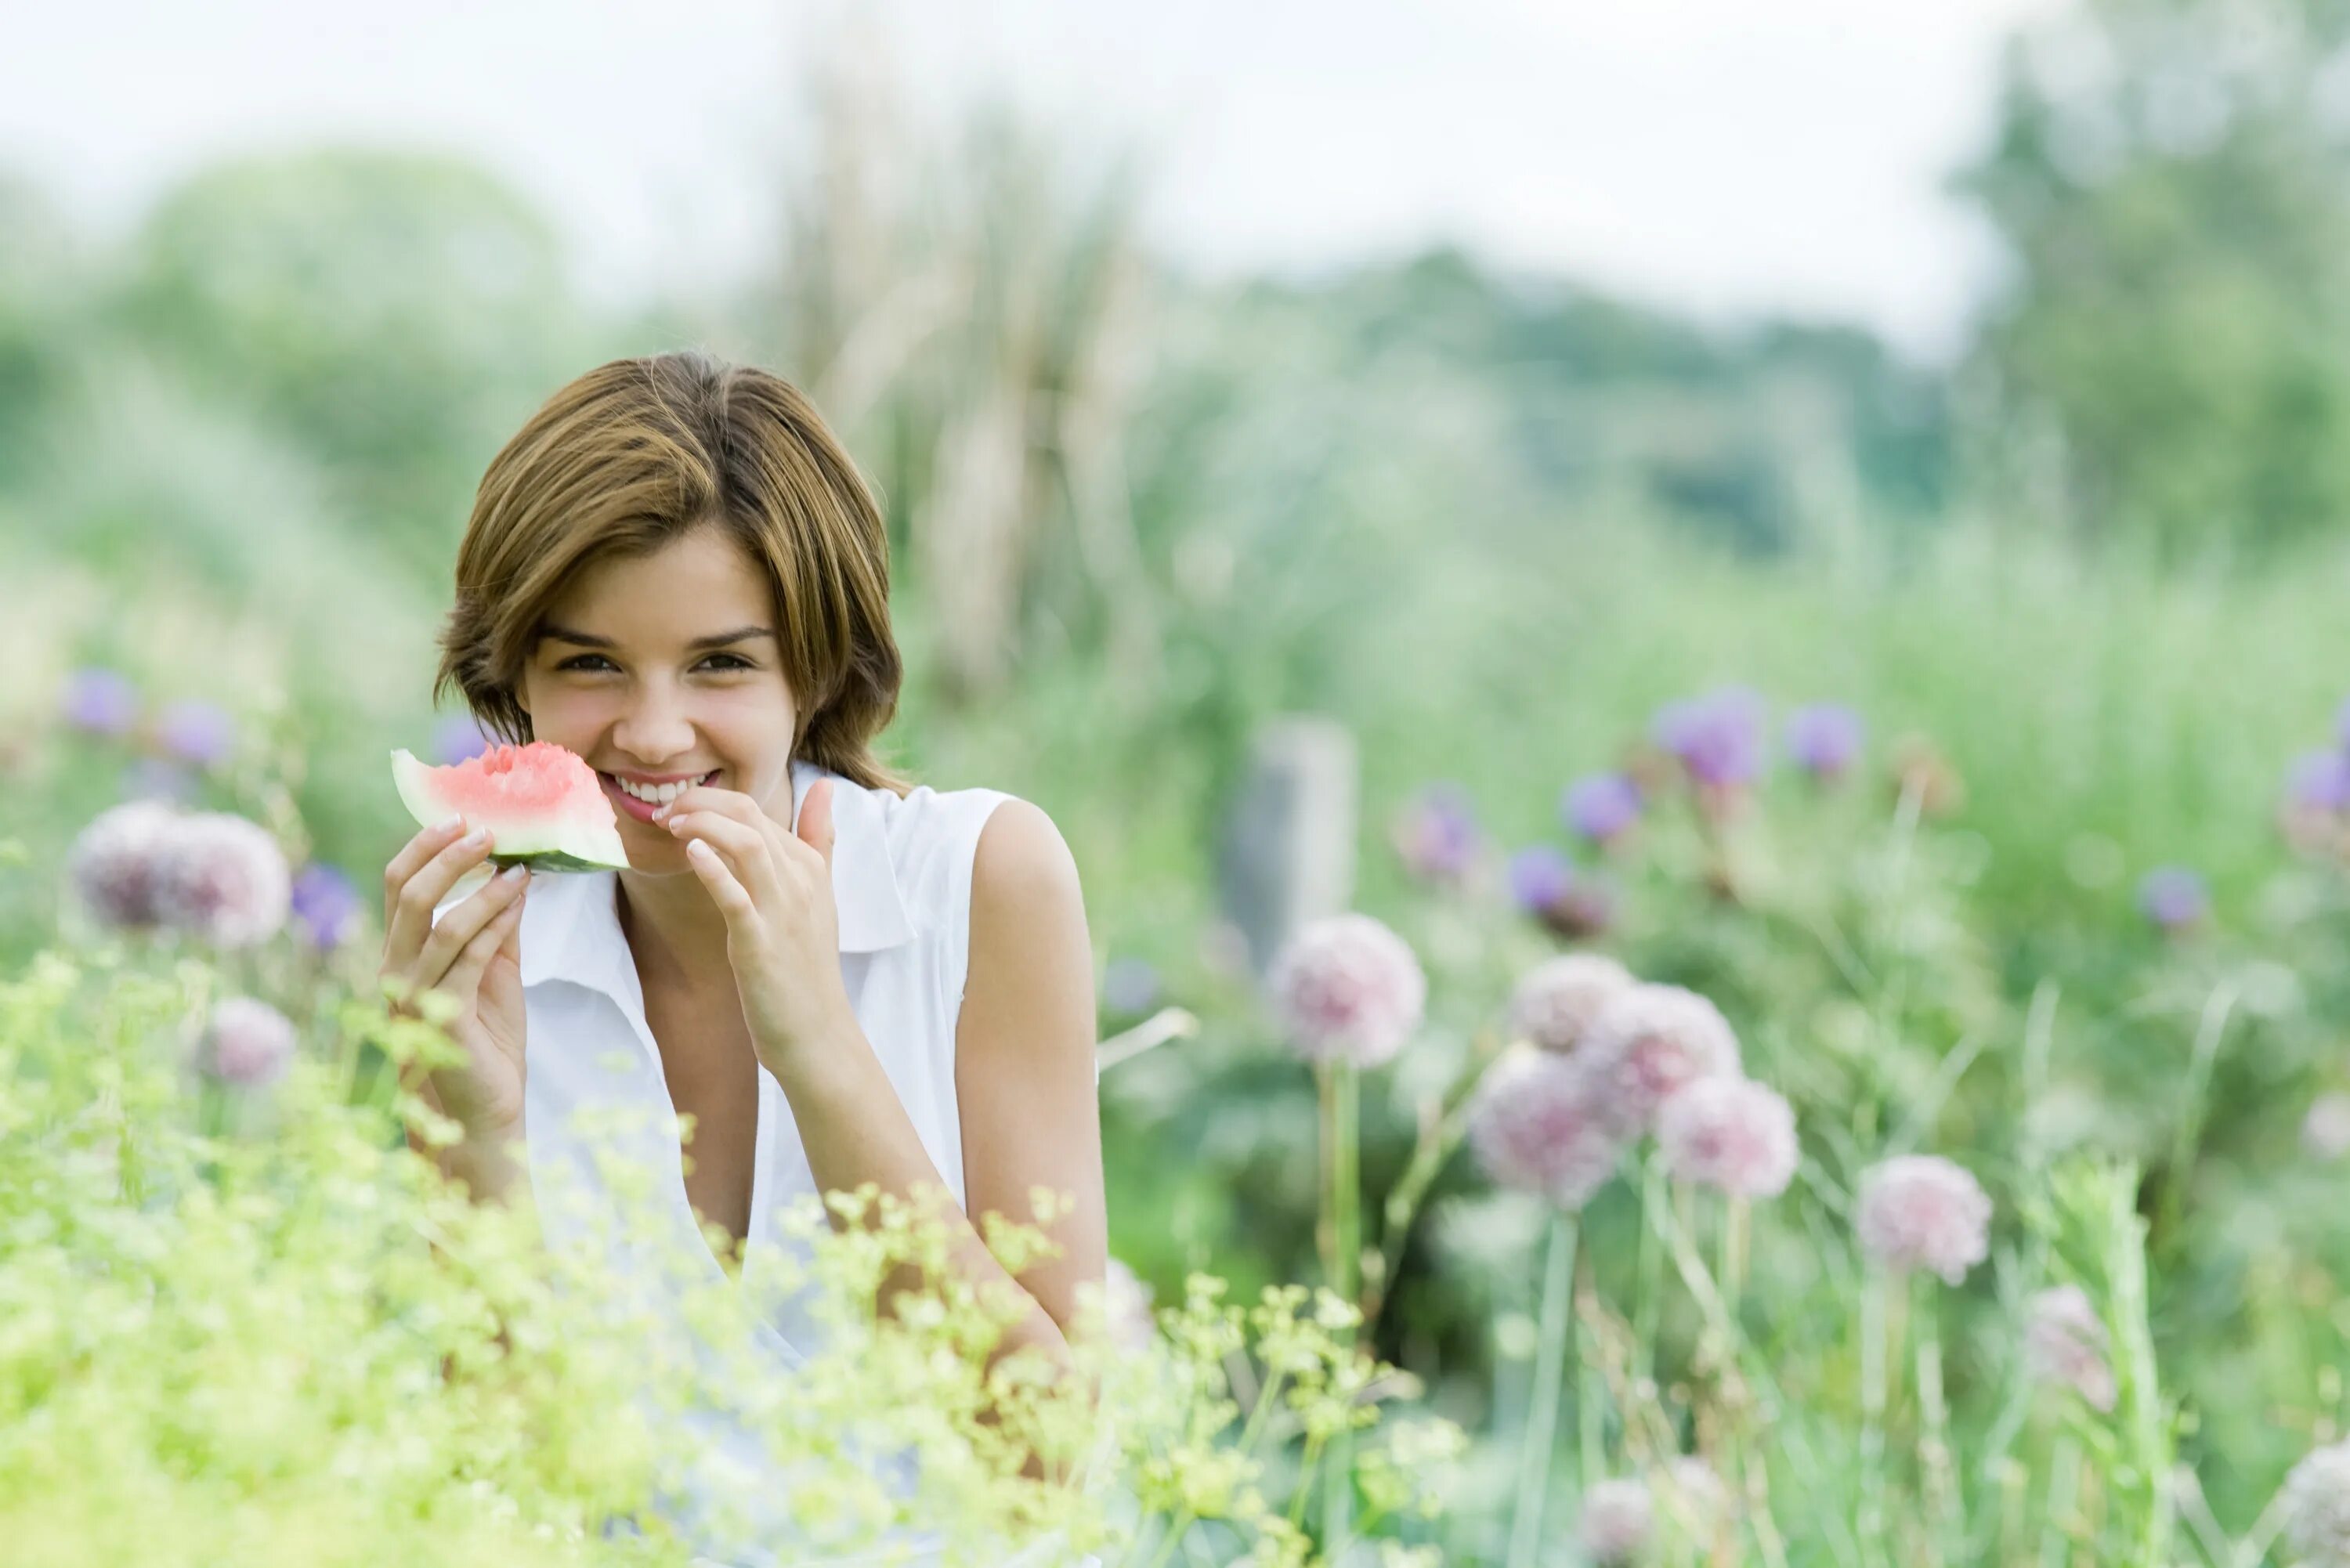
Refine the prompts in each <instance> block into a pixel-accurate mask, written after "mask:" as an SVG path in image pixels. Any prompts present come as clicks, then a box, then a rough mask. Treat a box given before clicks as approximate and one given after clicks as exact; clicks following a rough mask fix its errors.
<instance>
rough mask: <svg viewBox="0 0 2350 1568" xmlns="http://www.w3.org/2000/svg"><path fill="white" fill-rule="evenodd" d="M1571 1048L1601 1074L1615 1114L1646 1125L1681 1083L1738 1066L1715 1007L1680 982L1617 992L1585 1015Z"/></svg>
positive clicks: (1733, 1040) (1734, 1039)
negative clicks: (1579, 1042)
mask: <svg viewBox="0 0 2350 1568" xmlns="http://www.w3.org/2000/svg"><path fill="white" fill-rule="evenodd" d="M1577 1054H1578V1055H1580V1056H1581V1057H1583V1058H1584V1059H1586V1060H1587V1061H1588V1062H1589V1063H1590V1064H1591V1068H1592V1071H1593V1072H1595V1073H1596V1074H1598V1075H1600V1076H1601V1079H1602V1081H1603V1082H1604V1083H1605V1084H1606V1085H1607V1095H1608V1098H1609V1102H1610V1108H1611V1109H1612V1110H1613V1112H1614V1113H1615V1114H1616V1115H1617V1116H1620V1117H1621V1118H1622V1119H1623V1121H1624V1123H1625V1125H1626V1126H1627V1127H1640V1128H1644V1129H1645V1128H1648V1127H1653V1126H1654V1125H1655V1123H1656V1119H1657V1112H1658V1109H1659V1107H1660V1106H1663V1104H1664V1103H1665V1102H1666V1101H1667V1100H1669V1099H1670V1098H1671V1097H1672V1096H1674V1094H1676V1093H1677V1092H1679V1090H1680V1089H1681V1088H1683V1087H1684V1086H1686V1085H1689V1084H1691V1083H1693V1082H1695V1081H1696V1080H1698V1079H1700V1078H1710V1077H1715V1076H1735V1075H1737V1073H1738V1070H1739V1063H1738V1036H1737V1034H1736V1033H1733V1032H1732V1031H1731V1027H1730V1023H1729V1021H1728V1020H1727V1019H1725V1018H1723V1017H1722V1016H1721V1009H1719V1008H1717V1007H1715V1006H1714V1004H1713V1003H1712V1002H1710V1001H1708V1000H1707V999H1706V998H1704V997H1702V996H1700V995H1699V994H1698V993H1697V992H1693V991H1687V990H1684V989H1682V988H1681V987H1679V986H1678V985H1636V986H1634V987H1632V988H1631V989H1630V990H1629V991H1627V992H1621V993H1620V994H1618V995H1617V997H1616V998H1615V999H1614V1000H1613V1001H1611V1002H1608V1004H1607V1006H1606V1007H1604V1008H1602V1009H1601V1010H1600V1012H1599V1016H1597V1017H1596V1018H1595V1019H1593V1020H1592V1021H1591V1027H1590V1029H1589V1030H1588V1031H1587V1032H1586V1033H1585V1034H1584V1037H1583V1046H1582V1049H1581V1050H1580V1052H1578V1053H1577Z"/></svg>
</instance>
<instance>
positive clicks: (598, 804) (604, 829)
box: [391, 741, 629, 871]
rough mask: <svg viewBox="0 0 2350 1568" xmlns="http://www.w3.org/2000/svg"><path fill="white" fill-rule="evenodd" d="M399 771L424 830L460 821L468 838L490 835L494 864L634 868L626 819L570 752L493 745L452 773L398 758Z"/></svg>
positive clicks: (394, 763)
mask: <svg viewBox="0 0 2350 1568" xmlns="http://www.w3.org/2000/svg"><path fill="white" fill-rule="evenodd" d="M391 772H392V782H393V784H394V785H395V787H397V788H398V790H399V791H400V800H401V802H402V804H404V805H406V806H407V807H408V809H409V813H410V815H412V816H414V817H415V818H416V820H417V823H418V825H419V826H432V824H434V823H437V822H442V821H444V820H446V819H447V818H448V817H450V816H452V815H458V816H463V818H464V819H465V826H466V828H467V830H468V831H471V830H473V829H475V828H484V827H485V828H488V829H489V830H490V832H491V834H492V840H491V843H492V850H491V854H490V857H489V858H490V861H491V863H492V864H494V865H497V866H527V867H531V868H532V869H533V870H536V871H598V870H625V869H627V868H628V864H629V857H628V851H627V850H626V849H625V848H624V847H623V846H622V844H621V841H620V822H619V815H618V814H617V813H615V812H614V811H613V809H612V803H611V801H610V799H609V798H608V796H607V795H606V794H604V786H603V784H601V783H600V782H598V779H597V777H596V770H595V769H593V768H591V767H589V766H588V765H587V763H586V761H585V760H583V759H582V758H581V757H580V756H579V755H578V754H577V753H575V752H572V751H570V750H569V749H568V748H567V747H563V746H558V745H556V744H555V743H554V742H549V741H533V742H530V743H529V744H528V745H525V746H512V745H500V746H493V747H491V748H490V749H489V750H488V751H486V752H484V753H481V754H480V755H479V756H475V757H469V758H467V759H466V760H465V761H463V762H462V763H452V764H450V765H449V766H447V767H432V766H428V765H427V764H425V763H421V762H419V761H417V760H416V758H415V757H413V756H411V755H410V754H409V753H407V752H405V751H396V752H394V753H392V754H391Z"/></svg>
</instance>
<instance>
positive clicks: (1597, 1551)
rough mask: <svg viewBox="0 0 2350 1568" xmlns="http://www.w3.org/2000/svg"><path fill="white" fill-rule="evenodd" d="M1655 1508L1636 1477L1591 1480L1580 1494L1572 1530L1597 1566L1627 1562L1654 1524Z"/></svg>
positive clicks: (1607, 1567)
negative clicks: (1579, 1507)
mask: <svg viewBox="0 0 2350 1568" xmlns="http://www.w3.org/2000/svg"><path fill="white" fill-rule="evenodd" d="M1655 1525H1656V1515H1655V1510H1654V1508H1653V1506H1652V1505H1651V1503H1650V1501H1649V1499H1648V1486H1647V1485H1646V1483H1644V1482H1641V1481H1636V1480H1603V1481H1594V1482H1592V1483H1591V1486H1590V1488H1589V1489H1588V1490H1586V1491H1585V1492H1584V1494H1583V1517H1582V1519H1581V1520H1580V1521H1578V1522H1577V1524H1576V1526H1575V1533H1576V1535H1577V1536H1578V1537H1579V1538H1580V1539H1581V1541H1582V1542H1583V1550H1584V1551H1585V1552H1587V1553H1588V1554H1589V1555H1590V1558H1591V1560H1592V1561H1593V1562H1594V1563H1599V1564H1600V1565H1601V1568H1615V1565H1616V1564H1618V1563H1629V1562H1631V1561H1632V1560H1633V1559H1634V1558H1636V1557H1638V1555H1639V1554H1640V1553H1641V1552H1642V1551H1643V1550H1644V1549H1646V1547H1647V1546H1648V1535H1649V1532H1651V1531H1652V1530H1653V1529H1654V1528H1655Z"/></svg>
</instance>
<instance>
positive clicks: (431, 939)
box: [381, 824, 529, 1137]
mask: <svg viewBox="0 0 2350 1568" xmlns="http://www.w3.org/2000/svg"><path fill="white" fill-rule="evenodd" d="M462 826H463V825H462V824H459V825H457V826H450V825H447V824H443V825H442V826H439V827H428V828H425V829H423V830H422V831H421V832H420V833H418V834H417V835H416V836H415V837H413V838H411V839H410V840H409V841H408V844H407V846H406V847H404V848H402V849H401V850H400V853H399V854H398V855H396V856H394V857H392V860H391V864H390V865H389V866H387V867H384V872H383V929H384V937H383V967H382V970H381V978H383V979H393V978H397V979H399V980H400V981H404V982H405V983H406V986H407V988H408V993H409V995H410V997H411V1000H409V1001H407V1002H395V1003H394V1012H396V1013H397V1014H398V1015H400V1016H402V1017H415V1016H419V1015H420V1014H419V1011H418V1009H417V1007H416V1005H415V1003H414V1001H413V1000H412V998H413V995H414V993H415V992H421V991H425V990H435V991H439V992H442V993H443V994H445V995H447V996H449V997H450V998H452V1000H454V1001H455V1002H456V1003H457V1006H458V1012H457V1015H456V1016H455V1017H453V1018H452V1019H451V1020H450V1021H449V1023H448V1024H447V1028H448V1031H449V1036H450V1038H451V1039H452V1040H454V1041H455V1042H456V1043H457V1044H458V1045H459V1046H460V1047H461V1048H462V1049H463V1051H464V1053H465V1056H466V1061H465V1063H464V1064H462V1065H456V1066H448V1067H441V1068H436V1069H434V1070H433V1071H432V1073H431V1074H430V1075H427V1077H426V1079H425V1081H424V1084H423V1085H422V1093H423V1094H424V1096H425V1097H426V1098H427V1099H428V1100H430V1101H432V1102H433V1103H434V1104H435V1105H436V1106H438V1108H439V1109H440V1111H441V1113H442V1115H443V1116H451V1117H453V1118H454V1119H455V1120H456V1122H457V1123H458V1125H459V1126H461V1127H463V1128H464V1129H465V1132H466V1134H467V1136H468V1137H472V1136H473V1135H476V1134H489V1133H496V1134H512V1133H517V1132H519V1131H520V1130H521V1127H522V1114H523V1064H524V1058H523V1039H524V1013H523V997H522V938H521V936H520V934H519V933H520V931H521V929H522V909H523V897H524V894H525V890H526V888H527V886H528V881H529V877H528V875H527V873H526V872H525V870H524V869H523V868H522V867H507V868H506V869H505V870H504V872H502V873H501V874H499V875H498V876H496V877H492V878H491V879H490V880H489V881H487V882H485V883H484V884H483V885H482V886H481V887H479V888H476V889H474V891H473V893H472V894H471V895H470V896H468V897H467V898H465V899H464V900H463V902H461V903H458V904H455V905H452V907H451V908H450V909H449V911H448V913H446V914H444V915H442V917H441V921H440V924H438V925H435V924H434V923H433V920H432V911H433V909H434V908H435V907H436V906H437V905H439V904H440V902H441V901H442V899H443V898H447V897H448V896H449V890H450V888H452V887H454V886H455V885H456V882H457V879H458V878H459V877H463V876H464V875H465V873H467V872H468V871H471V870H473V868H474V867H477V866H479V865H481V864H482V862H483V861H484V860H486V859H488V858H489V855H490V851H491V849H492V847H493V846H492V845H491V843H490V836H489V834H488V832H487V831H486V830H484V831H483V832H481V833H477V834H473V835H472V836H467V837H463V838H461V837H459V836H458V833H459V830H460V828H461V827H462Z"/></svg>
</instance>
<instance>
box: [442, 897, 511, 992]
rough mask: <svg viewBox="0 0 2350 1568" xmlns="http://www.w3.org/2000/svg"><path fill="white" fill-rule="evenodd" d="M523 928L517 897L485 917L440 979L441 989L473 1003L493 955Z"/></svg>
mask: <svg viewBox="0 0 2350 1568" xmlns="http://www.w3.org/2000/svg"><path fill="white" fill-rule="evenodd" d="M521 928H522V899H521V898H514V899H513V900H512V901H511V902H509V903H508V904H507V905H506V907H505V908H504V909H500V910H499V911H498V912H497V913H496V914H494V915H492V916H491V917H490V918H489V919H487V920H484V922H483V923H482V929H480V930H478V931H476V932H474V933H473V940H470V941H468V942H467V943H466V944H465V945H464V947H463V948H462V949H461V950H459V951H458V954H457V961H456V962H454V963H452V964H451V965H450V966H449V972H448V973H447V974H445V975H443V976H442V978H441V982H440V989H441V990H442V991H445V992H448V993H449V994H450V995H452V996H453V997H455V998H456V999H457V1000H458V1001H460V1002H472V1001H473V996H474V993H475V992H478V991H479V990H480V989H481V985H482V971H484V970H485V969H487V968H489V967H490V957H491V955H492V954H494V953H495V952H496V951H497V950H499V949H500V948H502V947H504V946H505V944H506V941H507V939H508V938H510V937H511V936H513V934H514V933H515V931H517V930H519V929H521Z"/></svg>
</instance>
